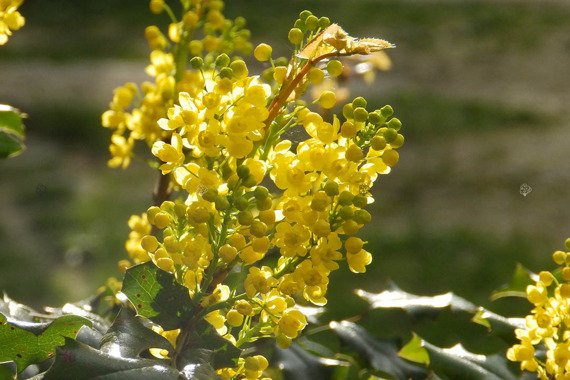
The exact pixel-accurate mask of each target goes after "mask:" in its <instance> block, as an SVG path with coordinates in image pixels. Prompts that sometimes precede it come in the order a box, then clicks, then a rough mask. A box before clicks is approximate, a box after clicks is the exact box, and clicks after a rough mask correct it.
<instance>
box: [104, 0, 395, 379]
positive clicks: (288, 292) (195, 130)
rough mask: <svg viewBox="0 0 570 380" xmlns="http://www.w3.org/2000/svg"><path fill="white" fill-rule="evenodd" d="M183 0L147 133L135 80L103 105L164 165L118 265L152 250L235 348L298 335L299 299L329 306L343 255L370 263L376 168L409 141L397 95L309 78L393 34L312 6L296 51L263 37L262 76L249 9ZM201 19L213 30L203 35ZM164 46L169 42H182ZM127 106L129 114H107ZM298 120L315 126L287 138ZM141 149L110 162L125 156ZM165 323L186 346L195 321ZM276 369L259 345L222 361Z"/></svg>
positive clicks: (238, 369) (302, 126)
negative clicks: (313, 92)
mask: <svg viewBox="0 0 570 380" xmlns="http://www.w3.org/2000/svg"><path fill="white" fill-rule="evenodd" d="M181 4H182V6H183V17H181V19H180V20H179V21H176V22H173V23H172V24H171V25H170V28H169V33H168V36H169V40H170V41H171V42H172V43H173V44H174V45H173V46H174V48H173V53H167V52H165V51H163V50H158V51H159V53H154V54H155V55H156V57H155V58H156V60H155V61H153V65H152V66H151V68H150V69H149V70H148V71H149V72H150V73H151V75H153V76H155V78H157V81H158V80H159V77H160V78H162V79H160V80H165V81H167V82H172V81H173V82H172V83H173V86H172V87H171V88H170V90H168V91H165V89H164V88H162V89H159V88H158V87H159V86H158V87H157V86H156V84H153V85H152V86H155V87H153V88H155V89H156V90H157V91H158V92H159V95H156V94H155V95H153V96H150V98H152V99H148V98H147V96H146V95H145V97H144V98H143V103H144V102H145V99H146V100H152V101H153V102H154V103H153V104H154V105H155V106H156V107H157V108H155V109H154V111H152V112H150V113H145V117H144V119H145V120H146V121H148V122H149V125H147V127H145V128H146V129H145V131H147V132H149V131H151V130H152V131H153V132H152V133H150V132H149V133H147V132H145V133H143V132H141V130H139V129H137V128H134V127H133V125H132V124H129V121H132V120H134V119H137V118H136V117H135V116H134V115H135V114H136V113H137V112H143V111H142V110H143V106H141V108H135V109H133V110H131V112H130V113H129V112H127V111H125V107H127V106H132V105H131V103H132V101H133V99H135V98H136V96H135V93H136V86H134V85H128V86H127V87H128V88H127V87H124V88H123V89H120V90H117V91H116V93H115V98H116V99H114V101H113V104H112V107H111V108H112V109H111V110H110V111H107V112H106V113H105V115H104V116H103V120H104V124H106V126H108V127H113V128H115V131H116V133H126V132H128V133H130V135H129V136H130V137H129V138H128V139H133V138H135V136H140V137H141V138H142V136H143V135H144V138H142V139H145V140H146V141H147V143H148V144H149V145H150V147H151V152H152V154H153V155H154V156H155V157H156V159H157V160H158V163H159V164H158V169H159V170H160V181H159V184H158V186H157V191H156V192H155V205H154V206H152V207H150V208H149V209H148V210H147V212H146V213H144V214H143V215H140V216H133V217H132V218H131V220H130V222H129V225H130V226H131V229H132V232H131V234H130V236H129V240H128V241H127V251H128V253H129V256H130V257H129V260H122V261H121V262H120V267H121V268H122V269H123V270H125V269H127V268H129V267H131V266H133V265H136V264H140V263H144V262H149V261H151V262H152V263H154V265H156V267H158V268H160V269H161V270H164V271H166V272H169V273H171V274H172V275H173V276H174V278H175V279H176V281H177V282H178V283H180V284H181V285H183V286H185V287H186V288H187V289H188V297H189V302H191V303H192V304H193V305H198V306H197V307H198V309H199V310H197V311H196V313H197V315H203V316H204V319H205V320H206V321H208V322H209V323H210V324H211V325H212V326H213V327H214V328H215V329H216V331H217V332H218V334H220V335H221V336H223V337H224V338H226V339H227V340H228V342H230V343H231V344H234V345H235V346H237V347H240V348H244V347H249V346H251V344H252V343H253V342H255V341H256V340H257V339H259V338H261V337H273V338H274V339H275V340H276V342H277V343H278V344H279V345H280V346H282V347H287V346H289V345H290V344H291V342H292V340H293V339H295V338H297V337H298V336H299V334H300V333H301V331H302V330H303V329H304V327H305V326H306V325H307V319H306V316H305V314H304V313H303V312H301V311H300V309H299V307H300V306H309V305H318V306H322V305H325V304H326V302H327V289H328V284H329V277H330V274H331V272H333V271H335V270H337V269H339V267H340V265H343V263H346V265H347V266H348V268H350V270H351V271H353V272H356V273H361V272H364V271H366V266H367V265H368V264H370V262H371V260H372V255H371V253H370V252H368V251H366V249H365V242H364V241H363V240H362V239H360V238H358V237H357V236H355V235H356V234H357V232H358V231H359V230H360V229H361V228H362V227H363V226H364V225H365V224H367V223H370V221H371V219H372V216H371V215H370V213H369V212H368V211H367V210H366V208H367V206H368V204H369V203H371V202H372V201H373V199H372V197H371V193H370V190H371V188H372V186H373V184H374V182H375V181H376V179H377V178H378V176H379V175H383V174H388V173H389V172H390V170H391V167H393V166H394V165H395V164H396V163H397V161H398V157H399V155H398V152H397V149H398V148H399V147H401V146H402V144H403V142H404V138H403V136H402V135H401V134H400V133H399V130H400V128H401V123H400V121H399V120H398V119H397V118H394V117H393V116H392V114H393V110H392V108H391V107H390V106H384V107H382V108H380V109H376V110H373V109H369V107H368V104H367V101H366V100H365V99H364V98H362V97H357V98H355V99H354V100H353V101H352V102H350V103H347V104H345V105H344V106H343V107H342V112H341V113H340V114H339V115H336V114H333V113H332V111H333V110H334V109H335V106H336V104H337V96H336V93H335V92H334V91H330V90H322V91H321V92H320V94H319V95H318V96H317V97H315V100H314V101H308V100H307V95H308V94H307V93H308V90H309V89H315V88H317V87H318V86H319V85H321V84H322V83H323V82H324V81H326V80H334V79H335V78H338V77H339V76H340V75H341V74H342V73H343V71H344V65H343V63H342V61H343V60H345V59H349V58H351V57H354V56H365V57H366V56H369V55H374V54H375V53H378V52H382V51H383V50H384V49H387V48H390V47H392V45H391V44H390V43H388V42H386V41H384V40H379V39H357V38H354V37H351V36H349V35H348V33H346V32H345V31H344V30H343V29H342V28H341V27H339V26H338V25H336V24H331V22H330V21H329V19H328V18H326V17H320V18H318V17H316V16H315V15H313V14H312V13H311V12H308V11H303V12H302V13H301V14H300V17H299V19H298V20H297V21H296V22H295V25H294V27H293V28H292V29H291V30H290V32H289V40H290V42H291V43H292V44H293V48H294V54H293V55H292V56H291V57H290V58H288V59H286V58H277V59H273V57H272V54H273V51H272V48H271V46H270V45H268V44H260V45H258V46H257V47H256V48H255V49H254V50H253V56H254V58H255V59H257V60H258V61H260V62H267V63H268V64H269V65H270V67H267V68H266V69H265V71H264V72H263V73H262V74H261V75H251V74H250V72H249V69H248V66H247V64H246V62H245V61H244V60H243V59H242V58H240V57H238V56H234V55H232V53H231V51H233V50H232V49H235V48H237V46H240V45H243V41H242V39H243V38H244V37H245V35H246V34H247V33H243V29H241V27H242V26H243V24H244V23H243V22H242V20H241V19H238V20H236V21H235V22H233V23H231V22H229V21H227V20H226V21H224V22H221V21H220V20H225V19H224V18H223V16H221V13H220V11H221V9H222V2H221V1H217V0H214V1H207V0H202V1H199V0H194V1H181ZM151 9H152V10H153V11H155V12H159V11H165V12H166V13H168V14H169V15H170V17H171V18H173V19H175V17H174V15H173V14H172V11H171V10H170V8H169V7H168V6H167V5H166V3H164V2H163V1H152V2H151ZM173 25H174V26H173ZM198 28H202V30H203V32H204V33H205V36H204V37H203V39H202V40H201V44H199V43H198V42H195V41H198V40H196V39H194V37H192V33H193V31H194V30H197V29H198ZM216 28H217V29H216ZM211 31H214V32H215V33H218V32H216V31H224V32H223V33H221V34H220V35H218V37H216V38H218V39H219V41H218V42H219V44H218V45H217V46H218V48H219V49H218V48H217V49H218V50H216V49H213V48H211V45H210V43H209V42H208V43H206V38H208V39H211V38H212V37H211V36H212V35H213V34H211V33H210V32H211ZM154 35H157V34H156V33H154ZM208 36H210V37H208ZM157 38H158V37H157ZM153 41H154V40H153ZM160 41H162V40H160ZM155 42H156V41H155ZM222 42H223V43H222ZM198 45H201V46H202V47H203V48H201V49H198V48H197V46H198ZM245 45H247V44H245ZM151 46H154V47H155V48H160V49H167V48H168V46H170V42H169V44H168V45H167V44H162V43H160V44H159V43H158V42H156V43H151ZM207 46H208V47H207ZM250 50H251V49H250ZM156 51H157V50H155V52H156ZM158 56H160V59H159V58H158ZM157 83H158V82H157ZM149 86H151V85H149ZM165 94H168V95H167V96H166V95H165ZM131 95H132V96H131ZM115 106H116V107H115ZM113 107H115V108H113ZM324 110H326V111H327V112H323V111H324ZM144 112H146V111H144ZM119 114H121V115H122V116H121V117H124V119H121V120H123V121H121V122H120V123H118V124H117V123H116V122H113V123H111V124H112V125H111V124H109V120H115V118H116V117H117V115H119ZM127 115H130V116H127ZM119 119H120V118H119ZM119 119H117V120H119ZM139 120H141V118H139ZM293 134H294V135H297V136H299V135H301V136H304V138H302V139H300V141H292V140H290V139H288V138H287V136H289V135H293ZM116 136H117V135H116V134H115V135H114V137H113V144H114V145H112V146H111V150H112V151H113V150H114V149H115V150H116V149H117V148H116V146H117V143H116V140H117V137H116ZM128 139H127V140H128ZM114 147H115V148H114ZM127 151H128V149H126V150H121V152H127ZM129 152H130V151H129ZM130 154H131V153H128V154H125V155H122V156H121V157H122V158H121V160H122V161H121V160H119V159H117V156H116V157H114V158H113V159H112V160H117V162H118V163H119V164H120V165H122V166H125V161H124V159H127V158H128V157H130ZM113 166H116V165H113ZM162 333H163V335H164V336H165V337H167V338H168V339H170V340H171V341H172V342H173V343H174V345H175V346H177V348H181V346H184V345H186V344H188V342H187V341H186V340H185V338H184V337H185V336H187V332H185V331H180V330H175V331H172V330H171V331H162ZM266 367H267V360H266V359H265V358H263V357H262V356H260V355H256V356H250V357H247V358H241V359H239V360H238V361H237V362H236V366H235V367H232V368H223V369H220V370H219V371H218V373H219V375H220V376H222V377H223V378H228V379H229V378H238V377H240V376H242V377H243V376H246V377H247V378H248V379H249V378H251V379H254V378H258V377H261V376H263V371H264V370H265V368H266Z"/></svg>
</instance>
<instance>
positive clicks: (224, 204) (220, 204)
mask: <svg viewBox="0 0 570 380" xmlns="http://www.w3.org/2000/svg"><path fill="white" fill-rule="evenodd" d="M214 204H215V206H216V210H218V211H223V210H225V209H227V208H228V207H230V202H229V201H228V198H227V197H225V196H223V195H218V197H217V198H216V200H215V201H214Z"/></svg>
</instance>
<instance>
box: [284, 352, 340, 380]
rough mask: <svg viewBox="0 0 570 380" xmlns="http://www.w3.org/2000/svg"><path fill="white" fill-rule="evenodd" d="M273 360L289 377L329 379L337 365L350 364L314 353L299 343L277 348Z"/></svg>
mask: <svg viewBox="0 0 570 380" xmlns="http://www.w3.org/2000/svg"><path fill="white" fill-rule="evenodd" d="M273 360H274V361H275V364H276V365H277V367H279V368H281V369H282V372H283V374H284V375H285V378H287V379H311V380H328V379H330V378H331V377H332V373H333V371H334V370H335V369H336V367H338V366H342V367H348V366H349V365H350V363H348V362H343V361H340V360H336V359H332V358H322V357H319V356H316V355H313V354H311V353H309V352H307V351H306V350H305V349H303V348H302V347H301V346H299V345H298V344H297V343H293V344H292V345H291V347H289V348H287V349H281V348H276V349H275V354H274V358H273Z"/></svg>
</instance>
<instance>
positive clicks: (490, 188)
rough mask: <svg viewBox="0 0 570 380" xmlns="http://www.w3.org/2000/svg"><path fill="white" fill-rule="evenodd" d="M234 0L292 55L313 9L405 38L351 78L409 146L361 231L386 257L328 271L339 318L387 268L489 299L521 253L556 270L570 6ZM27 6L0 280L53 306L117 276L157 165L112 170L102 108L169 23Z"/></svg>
mask: <svg viewBox="0 0 570 380" xmlns="http://www.w3.org/2000/svg"><path fill="white" fill-rule="evenodd" d="M228 3H229V4H228V7H227V8H228V9H227V13H228V14H229V15H231V16H233V17H235V16H238V15H245V16H246V17H247V18H248V20H249V25H250V29H251V30H252V35H253V36H254V37H253V39H254V42H256V43H258V42H262V41H271V42H272V44H274V48H275V49H276V50H277V51H279V52H281V53H282V54H287V53H288V47H287V41H286V35H287V31H288V28H289V27H290V24H291V23H292V21H293V20H294V19H295V18H296V15H297V14H298V12H299V11H300V10H302V9H304V8H307V9H311V10H312V11H314V12H315V13H317V14H319V15H325V14H326V15H327V16H329V17H330V18H331V19H332V20H333V21H336V22H338V23H339V24H340V25H342V26H343V27H344V28H345V29H346V30H347V31H349V32H350V33H351V34H352V35H355V36H379V37H382V38H385V39H387V40H389V41H391V42H394V43H396V44H397V49H395V50H393V51H392V52H390V55H391V57H392V59H393V66H394V67H393V70H392V71H390V72H387V73H384V74H381V75H380V76H379V77H378V80H377V82H376V83H375V84H374V85H373V86H372V87H366V86H365V85H364V84H363V83H361V82H358V81H356V82H354V83H352V84H351V87H352V88H353V95H354V96H357V95H365V96H366V97H367V98H368V100H369V104H372V105H376V106H381V105H383V104H391V105H392V106H393V107H394V109H395V110H396V114H397V116H398V117H400V118H401V120H402V121H403V123H404V127H403V133H404V134H405V136H406V145H405V146H404V147H403V148H402V150H401V161H400V163H399V165H398V166H397V167H396V168H395V170H394V171H393V173H391V174H390V175H389V176H387V177H382V178H381V179H380V180H379V183H378V185H377V190H376V199H377V201H376V203H375V204H374V205H373V206H372V209H373V211H374V219H373V223H372V224H371V225H370V226H369V227H368V228H367V229H366V231H365V232H366V236H367V238H368V241H369V245H368V247H369V250H371V251H372V252H373V253H374V255H375V261H374V263H373V265H372V266H371V267H370V269H369V271H368V273H367V274H365V275H362V276H354V275H350V277H349V274H347V273H345V272H340V273H338V274H337V275H335V276H334V277H333V280H332V285H331V286H332V289H331V292H336V294H338V295H339V296H338V297H336V298H334V299H331V302H330V309H331V313H332V314H333V315H335V316H346V315H347V314H346V313H347V310H351V312H353V310H354V307H358V306H361V305H360V304H359V303H358V302H357V301H354V297H353V296H351V295H350V292H351V288H348V287H346V284H347V283H348V284H350V286H351V287H352V286H357V287H358V286H359V287H364V288H366V289H368V290H380V289H381V288H382V287H383V286H385V285H386V283H387V281H388V280H389V279H391V280H393V281H395V282H396V283H397V284H399V285H400V287H402V288H404V289H405V290H408V291H415V292H420V293H424V294H427V293H433V292H443V291H447V290H449V289H452V290H454V291H455V292H457V293H458V294H460V295H462V296H465V297H467V298H470V299H472V300H474V301H476V302H482V303H485V304H488V301H487V297H488V295H489V293H490V291H491V290H493V289H495V288H497V287H498V286H500V285H501V284H502V283H504V282H506V281H507V279H508V277H509V275H510V273H511V271H512V270H513V268H514V266H515V263H516V262H522V263H523V264H524V265H526V266H528V267H530V268H531V269H533V270H535V271H538V270H541V269H543V268H550V267H551V265H550V253H551V252H552V251H553V250H554V249H558V248H561V247H562V244H563V241H564V239H565V238H566V237H567V236H569V235H570V217H569V216H568V213H567V212H566V209H567V207H566V206H567V205H568V204H570V186H569V185H570V171H569V170H568V169H569V162H570V161H569V159H568V153H567V152H568V146H569V145H570V114H569V112H568V104H570V76H568V75H567V74H564V73H567V71H568V69H567V67H568V62H569V61H570V7H569V6H568V4H567V3H566V2H563V1H560V2H556V1H541V2H531V1H528V2H522V1H509V2H504V1H496V2H493V1H470V2H465V1H445V2H438V1H423V2H413V1H366V0H362V1H358V2H354V4H351V5H350V6H347V5H346V2H343V1H333V0H326V1H325V0H322V1H288V2H267V1H258V0H256V1H253V0H248V1H246V0H232V1H229V2H228ZM22 11H23V13H24V15H25V16H27V25H26V27H25V28H24V29H23V30H21V31H19V32H17V33H16V34H15V36H14V38H13V40H11V41H10V43H9V44H8V45H7V46H6V47H5V48H2V49H1V50H0V100H1V102H2V103H9V104H12V105H15V106H17V107H19V108H21V109H23V110H24V111H25V112H27V113H28V115H29V118H28V120H27V126H28V133H29V139H28V144H27V145H28V149H27V151H26V152H25V153H24V154H23V155H21V156H19V157H18V158H15V159H11V160H8V161H5V162H0V209H1V210H2V212H3V216H4V217H3V218H1V219H0V289H3V290H5V291H6V292H7V293H8V294H9V295H10V296H12V297H13V298H16V299H18V300H20V301H24V302H30V303H34V304H57V303H60V302H62V301H65V300H70V299H78V298H81V297H84V296H86V295H88V294H90V293H92V292H93V291H94V290H95V289H96V287H97V285H98V284H101V283H102V282H103V281H104V279H105V278H106V277H107V276H109V275H110V274H113V275H118V273H117V271H116V266H115V263H116V261H117V260H118V259H120V258H122V257H123V256H124V253H123V248H122V245H123V241H124V240H125V238H126V236H127V233H128V229H127V226H126V221H127V219H128V216H129V215H130V214H131V213H139V212H142V211H143V210H144V209H145V208H146V207H147V205H148V203H149V200H150V194H149V189H150V188H151V186H152V182H153V180H154V178H153V174H152V173H151V172H150V171H149V170H148V169H146V168H145V167H144V165H143V164H142V163H135V164H134V165H133V167H132V168H131V169H129V170H127V171H126V172H120V171H113V170H110V169H107V168H106V166H105V161H106V159H107V157H106V155H105V154H106V144H107V139H108V137H109V134H108V131H106V130H104V129H103V128H102V127H100V126H99V115H100V113H101V112H102V111H103V110H104V109H105V106H106V104H107V103H108V101H109V100H110V98H111V94H112V90H113V88H114V87H116V86H118V85H120V84H122V83H123V82H125V81H142V80H144V79H145V75H144V71H143V69H144V66H145V65H146V54H147V51H146V46H145V43H144V40H143V37H142V32H143V30H144V27H145V25H147V24H148V23H150V22H155V23H158V22H166V19H165V18H164V17H162V18H160V17H158V18H157V17H155V16H152V15H149V14H148V12H147V4H146V2H145V1H138V0H137V1H135V0H123V1H112V0H101V1H97V2H85V3H81V4H79V3H78V2H72V1H64V0H54V1H50V2H33V1H29V2H28V3H26V4H25V5H24V7H23V8H22ZM524 183H526V184H528V185H530V186H531V188H532V192H531V193H529V194H528V195H527V196H523V195H521V194H520V192H519V188H520V186H521V185H522V184H524ZM348 279H350V280H348ZM343 285H344V286H343ZM493 306H495V307H498V308H501V307H503V308H508V307H506V306H504V305H501V304H500V303H499V304H497V305H493Z"/></svg>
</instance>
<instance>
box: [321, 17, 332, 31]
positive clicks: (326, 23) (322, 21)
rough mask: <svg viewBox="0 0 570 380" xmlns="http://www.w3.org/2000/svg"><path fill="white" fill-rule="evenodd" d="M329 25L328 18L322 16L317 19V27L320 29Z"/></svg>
mask: <svg viewBox="0 0 570 380" xmlns="http://www.w3.org/2000/svg"><path fill="white" fill-rule="evenodd" d="M330 24H331V20H329V18H328V17H324V16H323V17H321V18H320V19H319V27H320V28H322V29H325V28H327V27H328V26H329V25H330Z"/></svg>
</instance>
